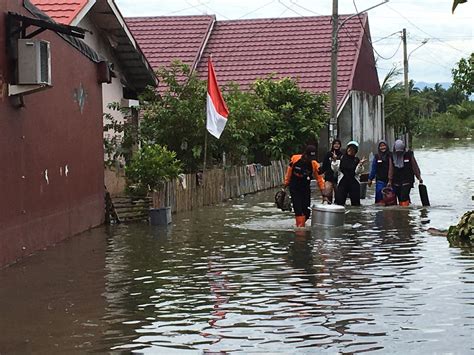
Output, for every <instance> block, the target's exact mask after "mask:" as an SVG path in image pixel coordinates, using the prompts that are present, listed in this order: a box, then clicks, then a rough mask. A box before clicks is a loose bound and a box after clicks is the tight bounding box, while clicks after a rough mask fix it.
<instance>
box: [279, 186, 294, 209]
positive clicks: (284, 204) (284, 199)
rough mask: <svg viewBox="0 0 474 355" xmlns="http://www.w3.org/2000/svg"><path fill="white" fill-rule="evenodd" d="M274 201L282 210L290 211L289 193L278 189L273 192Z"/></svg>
mask: <svg viewBox="0 0 474 355" xmlns="http://www.w3.org/2000/svg"><path fill="white" fill-rule="evenodd" d="M275 203H276V205H277V207H278V208H279V209H281V210H282V211H289V212H291V210H292V206H291V199H290V196H289V194H288V193H287V192H286V191H285V190H279V191H278V192H277V193H276V194H275Z"/></svg>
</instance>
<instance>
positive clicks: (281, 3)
mask: <svg viewBox="0 0 474 355" xmlns="http://www.w3.org/2000/svg"><path fill="white" fill-rule="evenodd" d="M278 2H279V3H280V5H283V6H284V7H286V8H287V9H288V10H290V11H293V12H294V13H295V14H297V15H298V16H301V17H304V16H303V15H302V14H300V13H299V12H298V11H296V10H294V9H292V8H291V7H289V6H288V5H286V4H285V3H283V1H281V0H278Z"/></svg>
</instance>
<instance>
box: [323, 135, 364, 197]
mask: <svg viewBox="0 0 474 355" xmlns="http://www.w3.org/2000/svg"><path fill="white" fill-rule="evenodd" d="M358 151H359V143H357V142H356V141H350V142H349V143H347V149H346V152H345V153H344V154H343V155H342V157H341V159H340V160H339V159H337V156H336V155H335V154H333V157H332V162H331V168H332V170H333V171H334V172H335V173H338V174H339V175H338V182H337V191H336V204H338V205H341V206H344V205H345V204H346V199H347V195H349V197H350V199H351V206H360V180H359V176H360V174H361V173H362V172H363V171H364V165H363V164H364V163H365V162H366V159H365V158H362V160H360V159H359V158H358V157H356V154H357V152H358Z"/></svg>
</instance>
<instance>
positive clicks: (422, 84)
mask: <svg viewBox="0 0 474 355" xmlns="http://www.w3.org/2000/svg"><path fill="white" fill-rule="evenodd" d="M436 84H440V85H441V86H442V87H443V89H446V90H447V89H449V88H450V87H451V85H452V83H448V82H442V83H427V82H424V81H415V87H416V88H418V89H420V90H423V89H424V88H425V87H427V88H430V89H434V87H435V85H436Z"/></svg>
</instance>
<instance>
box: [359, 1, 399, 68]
mask: <svg viewBox="0 0 474 355" xmlns="http://www.w3.org/2000/svg"><path fill="white" fill-rule="evenodd" d="M352 3H353V4H354V8H355V10H356V15H357V18H358V19H359V23H360V27H362V31H364V36H365V38H367V41H368V42H369V44H370V47H372V50H373V51H374V52H375V53H376V54H377V55H378V56H379V57H380V58H382V59H385V60H389V59H391V58H393V57H394V56H395V54H397V52H398V48H400V45H399V46H398V48H397V51H396V52H395V54H394V55H393V56H392V57H390V58H385V57H384V56H382V55H381V54H380V53H379V52H377V50H376V49H375V48H374V46H373V44H372V41H371V40H370V37H369V35H368V34H367V32H366V31H365V26H364V25H363V23H362V20H361V19H360V13H359V10H358V9H357V5H356V3H355V0H352Z"/></svg>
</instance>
